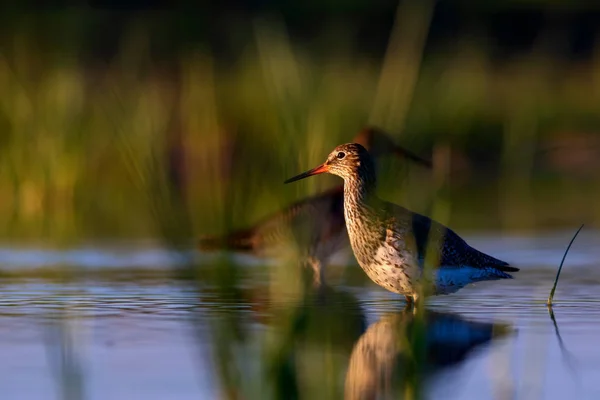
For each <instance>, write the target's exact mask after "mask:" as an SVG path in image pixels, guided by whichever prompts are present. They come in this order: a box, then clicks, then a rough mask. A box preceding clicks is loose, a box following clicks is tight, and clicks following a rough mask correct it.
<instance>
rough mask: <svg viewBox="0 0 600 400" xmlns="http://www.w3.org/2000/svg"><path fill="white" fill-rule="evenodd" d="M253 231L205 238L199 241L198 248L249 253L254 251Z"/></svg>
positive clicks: (241, 231)
mask: <svg viewBox="0 0 600 400" xmlns="http://www.w3.org/2000/svg"><path fill="white" fill-rule="evenodd" d="M252 238H253V235H252V231H251V230H240V231H235V232H232V233H229V234H226V235H222V236H204V237H201V238H200V239H198V248H199V249H200V250H204V251H217V250H231V251H241V252H248V251H251V250H252V249H253V240H252Z"/></svg>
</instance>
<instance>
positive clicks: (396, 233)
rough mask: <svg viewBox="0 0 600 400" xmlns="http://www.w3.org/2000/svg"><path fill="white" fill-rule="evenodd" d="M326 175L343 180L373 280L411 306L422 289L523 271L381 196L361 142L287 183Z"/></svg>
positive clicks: (358, 248) (356, 239)
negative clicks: (428, 260) (429, 253)
mask: <svg viewBox="0 0 600 400" xmlns="http://www.w3.org/2000/svg"><path fill="white" fill-rule="evenodd" d="M322 173H330V174H333V175H337V176H339V177H341V178H342V179H343V180H344V189H343V192H344V193H343V197H344V216H345V222H346V228H347V231H348V235H349V238H350V245H351V247H352V251H353V252H354V256H355V257H356V260H357V261H358V263H359V265H360V266H361V267H362V269H363V270H364V271H365V272H366V274H367V275H368V276H369V278H371V280H372V281H373V282H375V283H377V284H378V285H380V286H382V287H384V288H385V289H387V290H389V291H391V292H394V293H398V294H401V295H404V296H405V298H406V301H407V302H408V303H409V304H412V303H413V302H415V301H417V300H418V298H419V293H421V292H425V293H426V294H434V295H435V294H450V293H454V292H456V291H458V290H459V289H461V288H463V287H464V286H466V285H468V284H469V283H474V282H480V281H487V280H497V279H511V278H512V276H511V275H509V274H508V273H507V272H516V271H518V270H519V269H518V268H514V267H510V266H509V265H508V263H506V262H504V261H501V260H498V259H496V258H494V257H492V256H489V255H487V254H484V253H482V252H480V251H478V250H476V249H474V248H473V247H471V246H469V245H468V244H467V243H466V242H465V241H464V240H463V239H462V238H461V237H460V236H458V235H457V234H456V233H455V232H454V231H452V230H451V229H449V228H447V227H445V226H443V225H442V224H440V223H438V222H436V221H433V220H431V219H430V218H428V217H426V216H423V215H419V214H416V213H414V212H412V211H409V210H407V209H406V208H404V207H401V206H398V205H396V204H393V203H390V202H387V201H384V200H382V199H380V198H379V197H377V195H376V193H375V192H376V189H377V182H376V176H375V165H374V163H373V159H372V157H371V155H370V154H369V153H368V152H367V150H366V149H365V148H364V147H363V146H362V145H360V144H358V143H349V144H343V145H340V146H337V147H336V148H335V149H334V150H333V151H332V152H331V153H330V154H329V156H328V157H327V161H325V163H323V164H321V165H319V166H318V167H316V168H313V169H311V170H309V171H306V172H304V173H302V174H300V175H297V176H295V177H293V178H290V179H288V180H286V181H285V183H290V182H294V181H297V180H300V179H304V178H307V177H309V176H312V175H317V174H322ZM436 238H437V239H438V241H437V242H436V241H435V239H436ZM428 241H430V242H431V243H428ZM430 244H433V246H430ZM428 247H429V248H432V247H433V248H434V249H435V250H436V251H437V252H438V253H439V263H436V265H426V264H425V263H424V260H425V251H426V249H427V248H428ZM425 267H428V268H425ZM424 271H428V273H427V274H424ZM419 284H423V286H419ZM421 289H423V290H422V291H421Z"/></svg>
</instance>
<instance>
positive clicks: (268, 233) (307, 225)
mask: <svg viewBox="0 0 600 400" xmlns="http://www.w3.org/2000/svg"><path fill="white" fill-rule="evenodd" d="M354 140H355V141H356V142H357V143H361V144H362V145H363V146H364V147H365V148H367V149H369V151H370V152H371V154H372V155H373V157H374V158H378V157H381V156H384V155H387V154H393V155H396V156H397V157H400V158H406V159H408V160H411V161H413V162H416V163H418V164H420V165H423V166H426V167H428V168H431V162H430V161H427V160H424V159H423V158H421V157H419V156H417V155H415V154H413V153H411V152H410V151H408V150H406V149H404V148H403V147H400V146H398V145H396V144H395V143H394V142H393V141H392V139H391V138H390V137H389V136H388V135H387V134H385V133H384V132H383V131H381V130H379V129H377V128H372V127H368V128H365V129H363V130H362V131H361V132H360V133H359V134H358V135H357V136H356V137H355V139H354ZM348 247H349V240H348V234H347V232H346V225H345V222H344V187H343V185H340V186H337V187H334V188H332V189H329V190H327V191H325V192H323V193H320V194H318V195H315V196H313V197H309V198H307V199H303V200H301V201H298V202H296V203H294V204H292V205H290V206H288V207H287V208H285V209H283V210H280V211H279V212H276V213H274V214H272V215H269V216H267V217H266V218H264V219H263V220H261V221H259V222H258V223H257V224H256V225H254V226H253V227H250V228H248V229H242V230H239V231H236V232H232V233H230V234H227V235H224V236H220V237H205V238H201V239H200V241H199V248H200V250H204V251H209V250H230V251H237V252H242V253H246V254H251V255H253V256H258V257H267V258H283V257H285V256H287V255H288V254H289V251H290V249H293V254H294V257H298V259H299V260H300V263H302V264H305V265H306V264H308V265H309V266H310V267H312V269H313V271H314V275H313V277H314V278H313V283H314V284H315V285H320V284H321V283H322V282H323V278H324V277H323V275H324V268H325V266H326V265H327V263H328V262H329V260H330V258H331V257H332V256H333V255H334V254H335V253H337V252H338V251H340V250H343V249H345V248H348Z"/></svg>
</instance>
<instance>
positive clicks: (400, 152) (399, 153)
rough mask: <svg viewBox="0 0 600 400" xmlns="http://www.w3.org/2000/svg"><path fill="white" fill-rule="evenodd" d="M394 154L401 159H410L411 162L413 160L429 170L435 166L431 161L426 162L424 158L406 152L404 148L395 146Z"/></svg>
mask: <svg viewBox="0 0 600 400" xmlns="http://www.w3.org/2000/svg"><path fill="white" fill-rule="evenodd" d="M392 153H393V154H395V155H396V156H398V157H400V158H408V159H409V160H412V161H414V162H416V163H417V164H421V165H423V166H425V167H427V168H430V169H431V168H432V167H433V164H432V163H431V161H429V160H425V159H424V158H421V157H419V156H418V155H416V154H415V153H412V152H410V151H408V150H406V149H405V148H404V147H401V146H394V148H393V150H392Z"/></svg>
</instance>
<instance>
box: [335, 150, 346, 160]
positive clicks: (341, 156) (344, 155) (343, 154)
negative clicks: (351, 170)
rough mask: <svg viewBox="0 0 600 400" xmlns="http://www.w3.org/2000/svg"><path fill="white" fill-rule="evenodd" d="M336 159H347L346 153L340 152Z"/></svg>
mask: <svg viewBox="0 0 600 400" xmlns="http://www.w3.org/2000/svg"><path fill="white" fill-rule="evenodd" d="M336 157H337V158H338V160H341V159H342V158H344V157H346V153H344V152H343V151H340V152H339V153H337V155H336Z"/></svg>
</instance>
